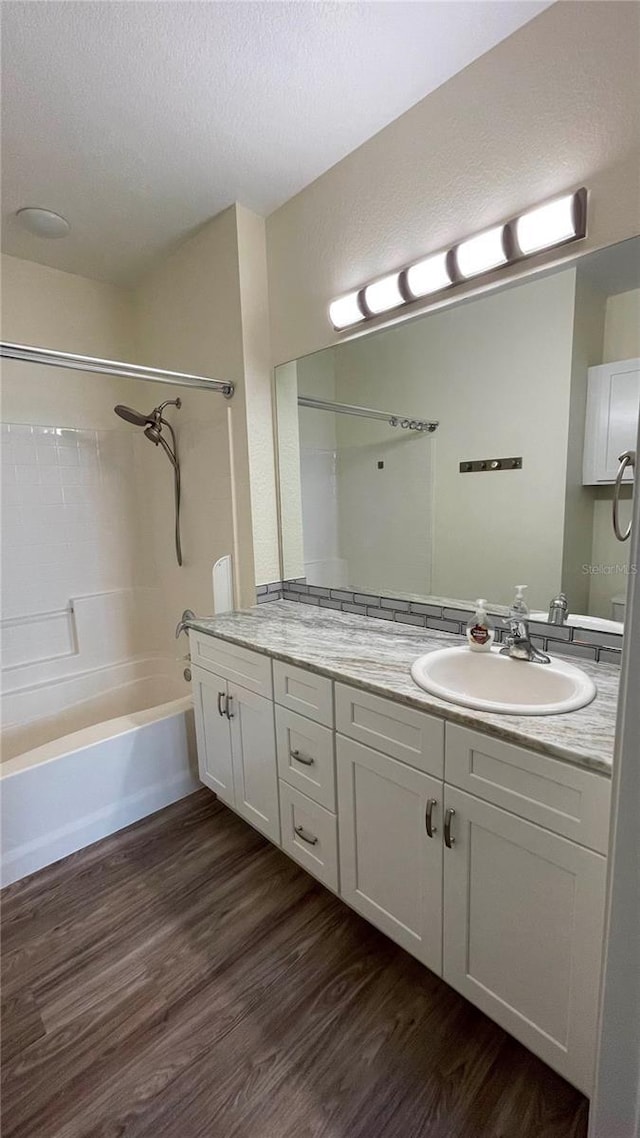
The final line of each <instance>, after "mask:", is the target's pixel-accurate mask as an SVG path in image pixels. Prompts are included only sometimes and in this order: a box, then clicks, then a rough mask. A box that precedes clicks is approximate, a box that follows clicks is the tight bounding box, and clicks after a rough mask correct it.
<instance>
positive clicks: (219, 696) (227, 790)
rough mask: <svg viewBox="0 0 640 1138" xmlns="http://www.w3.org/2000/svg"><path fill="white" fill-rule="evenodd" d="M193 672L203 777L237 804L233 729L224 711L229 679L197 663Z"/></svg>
mask: <svg viewBox="0 0 640 1138" xmlns="http://www.w3.org/2000/svg"><path fill="white" fill-rule="evenodd" d="M191 672H192V685H193V703H194V710H195V719H196V740H197V746H198V770H199V773H200V779H201V781H202V782H203V783H204V784H205V786H208V787H209V789H210V790H214V791H215V792H216V794H217V795H218V798H220V799H221V801H222V802H226V803H227V805H228V806H233V805H234V785H233V766H232V762H231V732H230V731H229V720H228V719H227V718H226V716H225V714H224V708H225V701H226V696H227V681H226V680H223V679H222V677H220V676H216V675H214V674H213V673H212V672H207V671H205V670H204V669H203V668H198V667H196V666H194V667H192V669H191Z"/></svg>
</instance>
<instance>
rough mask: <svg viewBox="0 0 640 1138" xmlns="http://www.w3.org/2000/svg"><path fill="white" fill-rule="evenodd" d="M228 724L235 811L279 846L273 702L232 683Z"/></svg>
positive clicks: (230, 686)
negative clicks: (229, 728) (229, 727)
mask: <svg viewBox="0 0 640 1138" xmlns="http://www.w3.org/2000/svg"><path fill="white" fill-rule="evenodd" d="M229 722H230V724H231V753H232V761H233V782H234V787H235V808H236V810H237V811H238V813H239V814H241V815H242V817H243V818H246V820H247V822H251V825H252V826H255V828H256V829H257V830H260V831H261V832H262V833H263V834H266V836H267V837H268V838H271V841H272V842H275V843H276V845H280V810H279V806H278V770H277V764H276V733H275V724H274V717H273V703H272V702H271V700H269V699H265V698H264V696H261V695H255V693H254V692H251V691H247V690H246V689H245V688H242V687H239V686H238V685H237V684H231V683H230V684H229Z"/></svg>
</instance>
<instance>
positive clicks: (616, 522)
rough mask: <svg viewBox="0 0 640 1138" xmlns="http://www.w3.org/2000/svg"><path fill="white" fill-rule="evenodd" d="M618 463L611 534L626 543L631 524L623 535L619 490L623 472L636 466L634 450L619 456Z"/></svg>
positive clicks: (626, 451)
mask: <svg viewBox="0 0 640 1138" xmlns="http://www.w3.org/2000/svg"><path fill="white" fill-rule="evenodd" d="M618 461H619V463H620V466H619V467H618V473H617V474H616V484H615V486H614V489H613V505H612V512H613V532H614V533H615V535H616V537H617V539H618V541H628V539H629V538H630V536H631V522H629V525H628V526H627V528H626V530H625V532H624V533H623V532H622V530H621V529H620V517H619V510H620V490H621V488H622V479H623V477H624V472H625V470H626V469H627V467H628V466H630V467H631V469H632V470H633V468H634V466H635V464H636V452H635V451H634V450H625V451H624V452H623V454H621V455H620V457H619V459H618Z"/></svg>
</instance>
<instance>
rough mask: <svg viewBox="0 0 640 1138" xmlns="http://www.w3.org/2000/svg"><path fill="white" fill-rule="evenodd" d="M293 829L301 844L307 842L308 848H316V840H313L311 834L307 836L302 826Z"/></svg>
mask: <svg viewBox="0 0 640 1138" xmlns="http://www.w3.org/2000/svg"><path fill="white" fill-rule="evenodd" d="M293 828H294V830H295V832H296V834H297V835H298V837H299V838H302V840H303V842H308V844H309V845H310V846H317V844H318V839H317V838H314V837H313V835H312V834H311V835H309V834H307V833H306V832H305V829H304V826H294V827H293Z"/></svg>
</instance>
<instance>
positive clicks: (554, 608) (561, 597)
mask: <svg viewBox="0 0 640 1138" xmlns="http://www.w3.org/2000/svg"><path fill="white" fill-rule="evenodd" d="M568 616H569V601H568V600H567V594H566V593H558V596H557V597H554V598H553V600H552V601H551V604H550V605H549V618H548V619H549V624H566V623H567V617H568Z"/></svg>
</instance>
